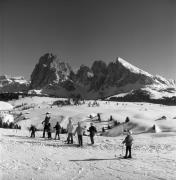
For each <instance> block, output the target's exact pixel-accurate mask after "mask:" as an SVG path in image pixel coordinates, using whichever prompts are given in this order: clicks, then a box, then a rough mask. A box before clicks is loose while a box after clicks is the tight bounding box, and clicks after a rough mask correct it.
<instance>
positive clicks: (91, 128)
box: [88, 123, 97, 144]
mask: <svg viewBox="0 0 176 180" xmlns="http://www.w3.org/2000/svg"><path fill="white" fill-rule="evenodd" d="M90 125H91V126H90V127H89V129H88V131H89V132H90V140H91V143H92V144H94V136H95V133H97V129H96V127H95V126H94V125H93V123H90Z"/></svg>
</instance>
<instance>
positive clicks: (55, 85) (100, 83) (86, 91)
mask: <svg viewBox="0 0 176 180" xmlns="http://www.w3.org/2000/svg"><path fill="white" fill-rule="evenodd" d="M30 87H31V88H32V89H42V92H43V93H45V94H50V95H56V96H60V97H68V96H69V95H70V94H74V93H77V94H78V93H79V94H81V95H82V96H83V97H84V98H88V99H91V98H100V97H108V96H112V95H116V94H119V93H128V92H130V91H132V90H138V89H143V88H150V89H153V90H156V91H163V89H168V88H175V81H173V80H167V79H165V78H163V77H161V76H158V75H157V76H153V75H151V74H149V73H148V72H146V71H144V70H141V69H139V68H137V67H136V66H134V65H132V64H130V63H128V62H127V61H125V60H124V59H122V58H119V57H118V58H117V59H116V61H114V62H110V63H109V64H106V63H105V62H103V61H101V60H98V61H94V63H93V64H92V66H91V67H87V66H85V65H81V66H80V68H79V69H78V71H77V72H74V71H73V70H72V69H71V67H70V66H69V65H68V64H67V63H64V62H62V61H60V60H58V59H57V57H56V56H54V55H52V54H45V55H44V56H42V57H41V58H40V59H39V62H38V64H37V65H36V66H35V69H34V71H33V72H32V75H31V86H30Z"/></svg>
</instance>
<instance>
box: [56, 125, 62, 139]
mask: <svg viewBox="0 0 176 180" xmlns="http://www.w3.org/2000/svg"><path fill="white" fill-rule="evenodd" d="M54 128H55V129H56V134H55V139H56V138H57V136H58V140H60V136H59V135H60V131H61V126H60V124H59V122H57V123H56V125H55V126H54Z"/></svg>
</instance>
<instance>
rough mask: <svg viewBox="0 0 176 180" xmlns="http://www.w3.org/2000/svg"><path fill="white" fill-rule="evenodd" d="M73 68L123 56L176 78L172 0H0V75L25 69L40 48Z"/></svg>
mask: <svg viewBox="0 0 176 180" xmlns="http://www.w3.org/2000/svg"><path fill="white" fill-rule="evenodd" d="M47 52H52V53H54V54H56V55H58V57H60V58H61V59H63V60H64V61H67V62H68V63H70V64H71V65H72V67H73V68H77V67H78V66H79V65H81V64H86V65H91V64H92V62H93V61H94V60H99V59H101V60H104V61H106V62H110V61H113V60H115V58H116V57H118V56H119V57H122V58H124V59H126V60H127V61H128V62H130V63H132V64H134V65H136V66H138V67H139V68H142V69H144V70H146V71H148V72H149V73H152V74H160V75H163V76H165V77H167V78H173V79H176V69H175V67H176V1H175V0H0V74H3V73H5V74H8V75H12V76H17V75H22V76H24V77H25V78H27V79H29V78H30V74H31V72H32V70H33V68H34V66H35V64H36V63H37V62H38V59H39V57H40V56H42V55H43V54H44V53H47Z"/></svg>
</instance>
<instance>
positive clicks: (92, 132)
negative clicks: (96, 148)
mask: <svg viewBox="0 0 176 180" xmlns="http://www.w3.org/2000/svg"><path fill="white" fill-rule="evenodd" d="M88 131H89V132H90V136H95V133H96V132H97V129H96V127H95V126H91V127H90V128H89V129H88Z"/></svg>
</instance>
